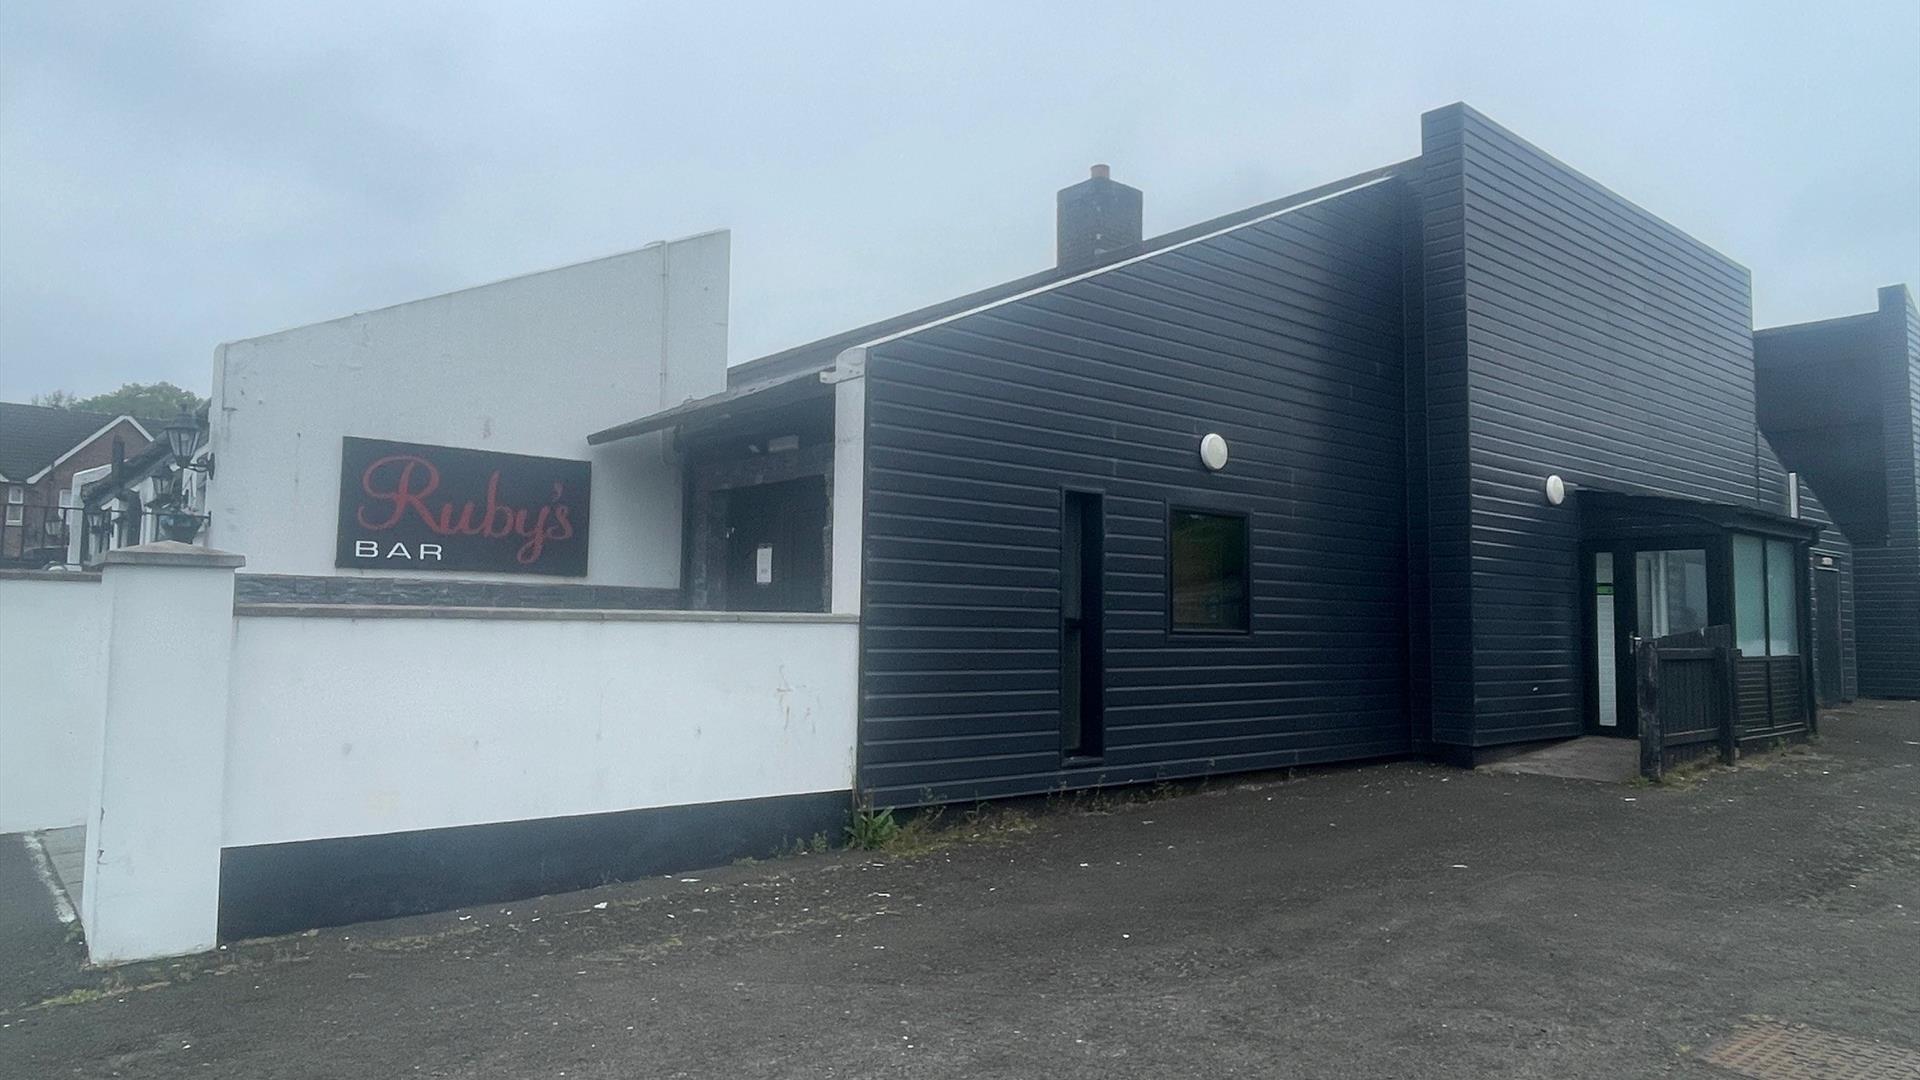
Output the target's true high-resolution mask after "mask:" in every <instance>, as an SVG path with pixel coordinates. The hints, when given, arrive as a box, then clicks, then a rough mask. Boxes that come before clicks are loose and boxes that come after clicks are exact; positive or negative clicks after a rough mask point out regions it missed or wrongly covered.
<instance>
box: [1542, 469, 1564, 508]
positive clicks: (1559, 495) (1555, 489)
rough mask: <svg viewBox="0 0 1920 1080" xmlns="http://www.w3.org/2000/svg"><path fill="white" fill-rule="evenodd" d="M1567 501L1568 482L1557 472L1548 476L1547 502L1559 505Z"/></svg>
mask: <svg viewBox="0 0 1920 1080" xmlns="http://www.w3.org/2000/svg"><path fill="white" fill-rule="evenodd" d="M1566 501H1567V482H1566V481H1565V480H1562V479H1560V477H1559V476H1558V475H1557V474H1556V475H1553V476H1549V477H1547V503H1548V504H1549V505H1551V506H1559V505H1560V504H1561V503H1563V502H1566Z"/></svg>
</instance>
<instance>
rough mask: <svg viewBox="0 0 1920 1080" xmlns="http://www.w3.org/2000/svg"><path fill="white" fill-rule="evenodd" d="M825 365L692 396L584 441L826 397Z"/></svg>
mask: <svg viewBox="0 0 1920 1080" xmlns="http://www.w3.org/2000/svg"><path fill="white" fill-rule="evenodd" d="M829 366H831V365H830V364H829V365H825V366H822V367H809V368H807V369H805V370H803V371H798V372H794V373H792V374H788V375H783V376H781V377H780V378H777V379H771V380H768V381H766V382H759V383H749V384H747V385H744V386H736V387H732V388H729V389H727V390H723V391H721V392H720V393H718V394H710V395H708V396H706V397H703V398H695V399H694V400H692V401H688V402H683V403H681V404H679V405H675V406H674V407H673V408H671V409H662V410H660V411H659V412H657V413H653V414H651V415H648V416H643V417H641V418H640V419H638V420H629V421H628V422H626V423H624V424H618V425H615V426H614V427H610V428H607V429H606V430H605V431H596V432H594V433H593V434H591V435H589V436H587V443H588V445H591V446H599V445H601V444H602V443H610V442H616V441H618V440H620V439H630V438H632V437H634V436H635V435H645V434H647V433H648V432H651V431H663V430H665V429H667V428H678V427H711V426H713V425H715V424H721V423H725V422H726V421H728V420H734V419H739V418H741V417H745V416H751V415H754V414H757V413H763V412H767V411H769V410H772V409H777V408H779V407H780V406H782V405H790V404H793V403H794V402H798V401H806V400H809V399H812V398H822V397H826V396H828V395H830V394H832V393H833V387H832V386H831V385H830V384H828V383H824V382H821V381H820V373H821V372H823V371H825V370H826V368H827V367H829Z"/></svg>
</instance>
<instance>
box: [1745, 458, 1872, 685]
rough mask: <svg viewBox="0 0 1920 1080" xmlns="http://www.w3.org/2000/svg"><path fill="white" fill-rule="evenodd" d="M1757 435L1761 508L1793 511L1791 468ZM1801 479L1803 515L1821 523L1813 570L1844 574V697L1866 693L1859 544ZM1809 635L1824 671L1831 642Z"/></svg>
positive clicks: (1811, 554)
mask: <svg viewBox="0 0 1920 1080" xmlns="http://www.w3.org/2000/svg"><path fill="white" fill-rule="evenodd" d="M1757 437H1758V439H1759V454H1758V457H1757V459H1756V461H1757V471H1756V473H1755V482H1756V483H1757V485H1758V494H1759V502H1760V508H1761V509H1763V510H1771V511H1773V512H1775V513H1778V514H1785V513H1788V512H1789V511H1791V510H1792V508H1793V504H1792V503H1791V501H1790V500H1789V499H1788V495H1787V481H1788V473H1787V470H1786V468H1785V466H1783V465H1781V464H1780V458H1779V456H1778V455H1777V454H1775V453H1774V451H1773V447H1772V446H1771V445H1770V444H1769V443H1768V441H1767V438H1766V436H1765V435H1758V436H1757ZM1799 482H1800V516H1801V518H1802V519H1803V520H1806V521H1811V522H1813V523H1814V524H1817V525H1819V526H1820V527H1821V528H1820V535H1819V536H1817V537H1815V538H1814V540H1813V542H1812V543H1811V544H1809V545H1808V546H1807V564H1808V573H1809V574H1817V573H1820V572H1822V571H1831V572H1832V573H1834V574H1835V575H1837V577H1838V585H1839V588H1838V589H1837V590H1836V591H1837V592H1838V593H1839V598H1840V604H1839V607H1840V688H1841V689H1840V696H1841V697H1842V698H1843V699H1844V700H1847V701H1852V700H1853V699H1854V698H1855V697H1857V696H1859V693H1860V682H1859V677H1858V671H1859V667H1858V664H1859V660H1858V649H1857V636H1856V633H1855V626H1854V554H1853V545H1851V544H1849V543H1848V542H1847V538H1846V535H1845V534H1844V533H1842V532H1841V531H1840V530H1839V529H1838V528H1836V527H1835V526H1834V524H1833V517H1832V515H1830V514H1828V513H1827V509H1826V507H1825V506H1823V505H1821V502H1820V497H1819V495H1817V494H1816V493H1815V492H1814V489H1813V486H1812V485H1811V484H1809V483H1808V482H1807V479H1806V477H1804V476H1803V477H1800V478H1799ZM1807 580H1808V582H1809V585H1808V592H1809V593H1811V594H1813V596H1812V599H1811V601H1810V602H1811V603H1812V604H1814V605H1817V604H1818V603H1819V597H1818V594H1817V591H1816V590H1815V589H1814V587H1813V585H1812V584H1811V583H1812V582H1813V581H1814V579H1813V578H1812V577H1809V578H1808V579H1807ZM1809 610H1812V609H1809ZM1813 617H1814V619H1815V620H1816V621H1815V625H1816V626H1817V625H1818V619H1819V613H1818V612H1817V611H1814V613H1813ZM1808 637H1809V640H1810V642H1811V645H1812V654H1811V659H1812V661H1813V665H1812V666H1813V668H1814V670H1816V671H1818V670H1819V667H1820V663H1821V659H1822V658H1821V652H1822V650H1823V649H1824V647H1825V643H1824V642H1823V641H1822V640H1821V638H1820V636H1819V634H1817V633H1813V634H1809V635H1808Z"/></svg>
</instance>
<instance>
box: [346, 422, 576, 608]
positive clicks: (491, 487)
mask: <svg viewBox="0 0 1920 1080" xmlns="http://www.w3.org/2000/svg"><path fill="white" fill-rule="evenodd" d="M340 458H341V460H340V531H339V535H338V537H337V549H336V552H335V558H334V565H335V566H357V567H362V568H368V567H371V568H375V569H380V570H414V571H417V570H487V571H492V572H495V573H508V574H555V575H560V576H563V577H584V576H585V575H586V573H587V494H588V490H587V489H588V481H589V479H590V477H591V475H592V473H591V471H590V470H591V468H592V466H591V464H590V463H588V462H585V461H568V460H565V459H563V458H545V457H529V456H527V455H525V454H498V453H494V452H492V451H488V450H461V449H457V448H454V447H450V446H422V445H420V444H418V443H402V442H388V441H387V440H385V439H360V438H355V437H353V436H351V435H349V436H347V437H346V438H345V439H344V440H343V442H342V447H341V455H340Z"/></svg>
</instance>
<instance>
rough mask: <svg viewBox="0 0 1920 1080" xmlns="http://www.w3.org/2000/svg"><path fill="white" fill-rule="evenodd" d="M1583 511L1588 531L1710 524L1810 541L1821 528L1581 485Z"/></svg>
mask: <svg viewBox="0 0 1920 1080" xmlns="http://www.w3.org/2000/svg"><path fill="white" fill-rule="evenodd" d="M1576 495H1577V496H1578V498H1579V500H1580V506H1581V509H1582V511H1583V513H1586V514H1588V515H1589V520H1588V522H1587V524H1588V525H1589V531H1591V527H1592V526H1595V525H1599V526H1634V525H1643V526H1644V525H1655V524H1665V523H1687V524H1704V525H1711V526H1713V527H1715V528H1719V529H1739V530H1741V531H1744V532H1756V533H1765V534H1768V535H1772V536H1786V537H1792V538H1794V539H1797V540H1811V539H1813V538H1814V537H1816V536H1818V535H1820V529H1821V527H1820V526H1819V525H1817V524H1815V523H1813V522H1811V521H1806V520H1804V519H1802V518H1794V517H1788V516H1787V515H1785V514H1776V513H1773V512H1771V511H1768V510H1761V509H1759V508H1757V507H1752V506H1736V505H1734V504H1732V503H1717V502H1710V501H1708V500H1706V499H1689V498H1684V497H1681V496H1677V495H1640V494H1634V493H1632V492H1626V491H1607V490H1604V489H1596V488H1582V489H1580V490H1579V491H1578V492H1576Z"/></svg>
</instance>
